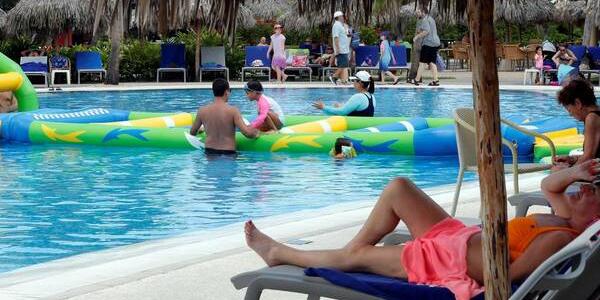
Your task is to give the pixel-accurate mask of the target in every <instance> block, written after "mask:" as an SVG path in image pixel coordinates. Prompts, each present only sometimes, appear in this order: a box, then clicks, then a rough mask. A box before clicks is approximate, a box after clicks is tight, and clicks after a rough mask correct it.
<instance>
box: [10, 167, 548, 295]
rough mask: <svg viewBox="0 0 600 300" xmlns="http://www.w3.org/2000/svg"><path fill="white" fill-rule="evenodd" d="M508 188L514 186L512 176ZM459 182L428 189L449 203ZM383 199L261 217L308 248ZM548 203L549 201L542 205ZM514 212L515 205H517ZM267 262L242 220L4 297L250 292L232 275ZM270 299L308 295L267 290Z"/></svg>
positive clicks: (465, 211) (470, 198)
mask: <svg viewBox="0 0 600 300" xmlns="http://www.w3.org/2000/svg"><path fill="white" fill-rule="evenodd" d="M542 178H543V173H535V174H528V175H522V176H520V180H519V184H520V188H521V191H522V192H526V191H533V190H537V189H539V184H540V181H541V179H542ZM506 180H507V188H508V194H509V195H510V194H512V191H511V189H512V184H511V177H510V176H507V178H506ZM454 187H455V186H454V184H449V185H444V186H438V187H433V188H428V189H426V192H427V193H428V194H429V195H430V196H431V197H432V198H433V199H435V200H436V201H437V202H438V203H439V204H440V205H441V206H442V207H444V208H445V209H449V208H450V206H451V199H452V196H453V193H454ZM374 201H375V199H371V200H366V201H361V202H352V203H345V204H338V205H332V206H328V207H325V208H321V209H315V210H306V211H300V212H295V213H291V214H285V215H279V216H274V217H269V218H265V219H259V220H255V223H256V224H257V226H259V228H261V229H263V230H264V231H265V232H267V233H268V234H270V235H272V236H273V237H274V238H276V239H277V240H280V241H298V240H301V241H306V242H310V243H308V244H304V245H301V246H299V247H301V248H304V249H316V248H334V247H340V246H343V245H344V243H345V242H347V241H348V240H350V238H351V237H352V236H353V235H354V234H355V233H356V232H357V231H358V230H359V228H360V224H362V223H363V222H364V221H365V220H366V218H367V216H368V214H369V212H370V210H371V208H372V205H373V204H374ZM541 209H542V210H543V209H544V208H541ZM508 211H509V215H513V209H512V208H511V207H510V206H509V208H508ZM478 212H479V189H478V182H467V183H465V184H464V185H463V188H462V193H461V198H460V204H459V207H458V215H459V216H467V217H477V215H478ZM263 266H264V263H263V262H262V261H261V259H260V258H259V257H258V256H257V255H255V254H254V253H253V252H252V251H250V250H249V248H247V247H246V245H245V242H244V237H243V225H242V223H237V224H232V225H229V226H226V227H224V228H220V229H217V230H205V231H199V232H191V233H189V234H185V235H182V236H178V237H174V238H169V239H163V240H157V241H149V242H144V243H139V244H134V245H130V246H125V247H120V248H115V249H109V250H105V251H99V252H93V253H87V254H82V255H77V256H73V257H69V258H65V259H60V260H55V261H51V262H48V263H44V264H39V265H34V266H30V267H26V268H23V269H19V270H16V271H13V272H9V273H5V274H2V275H0V299H26V300H32V299H71V300H83V299H85V300H96V299H98V300H100V299H111V300H120V299H123V300H125V299H243V295H244V291H243V290H242V291H237V290H235V289H234V287H233V286H232V285H231V283H230V281H229V279H230V278H231V277H232V276H234V275H236V274H238V273H241V272H245V271H250V270H254V269H258V268H261V267H263ZM263 299H306V298H305V297H302V296H300V295H297V294H291V293H282V292H273V291H267V292H265V293H264V294H263Z"/></svg>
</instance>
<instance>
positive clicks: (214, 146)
mask: <svg viewBox="0 0 600 300" xmlns="http://www.w3.org/2000/svg"><path fill="white" fill-rule="evenodd" d="M212 90H213V95H214V96H215V99H214V102H213V103H211V104H209V105H205V106H202V107H200V108H198V113H197V114H196V119H195V120H194V124H193V125H192V128H191V129H190V134H191V135H193V136H195V135H197V134H198V133H199V132H202V131H204V132H205V133H206V139H205V140H204V146H205V148H204V152H205V153H206V154H207V155H211V154H212V155H235V154H236V153H237V152H236V149H235V128H236V127H237V128H239V129H240V131H241V132H242V134H243V135H244V136H246V137H247V138H252V139H253V138H257V137H258V135H259V132H258V130H256V129H255V128H252V127H250V126H248V125H246V124H245V123H244V119H243V118H242V115H241V114H240V111H239V110H238V109H237V108H235V107H233V106H231V105H229V104H227V100H228V99H229V94H230V93H231V91H230V89H229V83H228V82H227V80H225V79H222V78H218V79H215V81H213V83H212ZM202 126H203V128H202Z"/></svg>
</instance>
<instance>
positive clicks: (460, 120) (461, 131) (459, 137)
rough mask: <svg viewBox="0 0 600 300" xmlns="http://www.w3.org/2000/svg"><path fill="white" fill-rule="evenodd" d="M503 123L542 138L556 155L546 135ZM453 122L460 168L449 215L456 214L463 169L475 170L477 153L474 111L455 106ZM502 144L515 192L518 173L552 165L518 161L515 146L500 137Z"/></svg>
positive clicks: (547, 167)
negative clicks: (510, 159)
mask: <svg viewBox="0 0 600 300" xmlns="http://www.w3.org/2000/svg"><path fill="white" fill-rule="evenodd" d="M501 121H502V123H503V124H505V125H507V126H509V127H512V128H514V129H515V130H517V131H520V132H522V133H524V134H527V135H531V136H534V137H538V138H540V139H543V140H544V141H546V142H547V143H548V145H550V151H551V153H552V157H554V156H556V149H555V147H554V143H552V140H550V139H549V138H548V137H546V136H545V135H543V134H539V133H537V132H534V131H531V130H527V129H525V128H523V127H521V126H519V125H517V124H515V123H513V122H511V121H508V120H504V119H502V120H501ZM454 123H455V125H456V146H457V147H458V160H459V163H460V168H459V171H458V178H457V180H456V191H455V193H454V200H453V204H452V210H451V212H450V214H451V215H453V216H454V215H455V214H456V208H457V206H458V198H459V196H460V188H461V186H462V182H463V178H464V174H465V171H473V172H477V155H476V149H477V145H476V137H475V111H474V110H473V109H472V108H457V109H456V110H455V111H454ZM502 144H503V145H505V146H507V147H508V148H509V149H510V152H511V154H512V163H511V164H505V165H504V171H505V172H508V173H512V174H513V186H514V192H515V194H518V193H519V174H524V173H532V172H539V171H544V170H548V169H550V168H551V167H552V165H547V164H537V163H519V162H518V152H517V146H516V145H515V144H513V143H512V142H510V141H508V140H506V139H504V138H502Z"/></svg>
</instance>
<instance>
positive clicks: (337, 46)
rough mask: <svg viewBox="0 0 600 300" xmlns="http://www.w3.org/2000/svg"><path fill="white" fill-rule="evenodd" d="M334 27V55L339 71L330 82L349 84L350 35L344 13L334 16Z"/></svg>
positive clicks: (332, 35) (331, 77) (339, 12)
mask: <svg viewBox="0 0 600 300" xmlns="http://www.w3.org/2000/svg"><path fill="white" fill-rule="evenodd" d="M333 19H334V20H335V22H334V23H333V27H332V28H331V37H332V39H333V54H334V55H335V60H336V65H337V67H338V69H337V70H336V71H335V73H334V74H333V76H329V80H331V82H332V83H333V84H337V80H338V79H340V81H341V82H342V83H343V84H346V83H347V82H348V68H349V67H350V37H351V36H350V33H349V32H348V27H347V26H346V24H345V17H344V13H342V12H341V11H336V12H335V13H334V14H333Z"/></svg>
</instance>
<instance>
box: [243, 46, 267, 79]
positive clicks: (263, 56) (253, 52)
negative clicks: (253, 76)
mask: <svg viewBox="0 0 600 300" xmlns="http://www.w3.org/2000/svg"><path fill="white" fill-rule="evenodd" d="M245 51H246V59H245V64H244V67H243V68H242V81H244V75H245V73H246V71H252V70H258V71H267V78H268V80H269V81H270V80H271V58H270V57H267V51H269V47H265V46H246V48H245ZM255 61H257V62H258V61H260V62H261V63H260V64H262V65H260V66H259V65H254V62H255Z"/></svg>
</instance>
